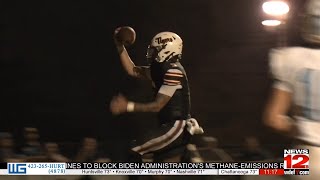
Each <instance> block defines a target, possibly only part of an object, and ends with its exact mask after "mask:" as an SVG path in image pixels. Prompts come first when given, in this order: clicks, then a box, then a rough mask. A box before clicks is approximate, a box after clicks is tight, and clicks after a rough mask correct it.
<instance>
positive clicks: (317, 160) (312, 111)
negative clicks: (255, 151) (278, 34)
mask: <svg viewBox="0 0 320 180" xmlns="http://www.w3.org/2000/svg"><path fill="white" fill-rule="evenodd" d="M302 27H303V28H302V33H301V35H302V37H303V39H304V40H305V42H306V44H307V46H301V47H286V48H279V49H273V50H271V52H270V66H271V70H272V74H273V77H274V79H275V82H274V84H273V90H272V95H271V98H270V101H269V103H268V105H267V108H266V111H265V117H264V122H265V124H266V125H268V126H270V127H272V128H274V129H276V130H278V131H280V132H284V133H287V134H288V133H291V134H293V132H296V133H294V136H295V137H296V139H297V140H296V144H295V148H297V149H309V153H310V166H309V167H310V176H303V177H302V176H296V177H297V178H302V179H320V171H319V169H318V168H319V167H320V0H311V1H309V2H308V3H307V6H306V11H305V14H304V19H303V24H302ZM290 108H293V111H292V112H293V116H291V117H293V118H290V117H289V116H288V115H287V114H288V111H289V110H290Z"/></svg>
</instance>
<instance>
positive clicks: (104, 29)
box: [0, 0, 302, 149]
mask: <svg viewBox="0 0 320 180" xmlns="http://www.w3.org/2000/svg"><path fill="white" fill-rule="evenodd" d="M262 2H263V1H259V0H241V1H238V0H223V1H221V0H192V1H191V0H189V1H183V0H163V1H150V0H122V1H118V0H108V1H95V0H93V1H31V2H30V1H4V2H1V5H0V6H1V11H0V18H1V25H0V27H1V53H0V54H1V55H0V57H1V65H0V67H1V71H0V74H1V75H0V78H1V84H2V85H1V90H2V92H1V101H0V102H1V110H0V113H1V114H0V119H1V126H0V130H1V131H11V132H15V134H16V137H17V138H19V134H20V133H21V128H23V127H25V126H33V127H37V128H39V130H40V134H41V138H42V140H43V141H48V140H53V141H59V142H77V141H79V140H80V139H82V138H83V137H85V136H92V137H97V138H98V139H99V140H101V141H103V142H105V143H106V145H107V147H108V148H110V149H121V148H122V147H125V146H127V145H128V142H129V141H130V139H133V138H135V137H138V138H139V137H141V136H143V135H145V134H146V132H147V130H150V129H152V128H155V126H156V119H155V114H152V113H148V114H142V113H134V114H130V115H128V114H125V115H121V116H119V117H114V116H112V115H111V114H110V112H109V106H108V104H109V102H110V100H111V98H112V96H114V95H116V94H118V93H120V92H121V93H123V94H124V95H125V96H127V97H128V99H130V100H134V101H140V102H147V101H150V100H152V98H153V97H152V94H151V92H150V90H151V85H150V83H149V82H146V81H138V80H135V79H132V78H130V77H128V76H127V75H126V74H125V72H124V71H123V70H122V67H121V65H120V61H119V58H118V55H117V51H116V49H115V47H114V44H113V39H112V34H113V30H114V29H115V28H116V27H118V26H123V25H126V26H131V27H133V28H134V29H135V30H136V33H137V40H136V43H135V44H134V45H133V46H131V47H129V48H128V51H129V53H130V55H131V57H132V59H133V60H134V62H135V63H136V64H137V65H146V61H145V53H146V47H147V46H148V43H149V42H150V40H151V38H152V37H153V36H154V35H155V34H156V33H158V32H161V31H173V32H176V33H177V34H179V35H180V36H181V37H182V39H183V40H184V50H183V51H184V52H183V60H182V64H183V65H184V66H185V69H186V71H187V73H188V78H189V81H190V88H191V98H192V115H193V116H194V117H195V118H197V119H198V120H199V121H200V122H201V123H202V125H203V126H204V128H205V131H206V133H207V135H213V136H216V137H218V138H219V139H220V143H221V144H223V145H226V146H227V145H234V144H237V143H238V144H239V143H241V142H240V141H241V140H242V139H243V138H244V137H245V136H247V135H256V136H258V137H260V138H262V137H264V138H263V139H262V140H263V141H264V142H265V143H267V144H268V143H269V144H270V143H271V144H274V145H275V146H276V144H277V143H280V142H281V138H278V134H275V133H273V132H271V131H270V130H268V129H267V128H265V127H264V126H263V125H262V124H261V114H262V110H263V107H264V105H265V102H266V98H267V96H268V94H269V91H270V87H271V79H270V76H269V69H268V51H269V50H270V48H273V47H275V46H276V45H277V42H278V40H279V39H278V38H279V37H278V36H277V33H276V32H267V31H265V30H264V29H263V27H262V26H261V23H260V22H261V20H262V18H263V15H262V12H261V3H262ZM291 3H292V6H291V11H290V17H289V20H288V23H287V28H288V31H287V37H288V42H287V43H288V45H291V44H292V45H294V44H296V43H297V42H298V40H297V28H296V26H297V25H296V18H295V17H297V16H298V15H297V12H298V9H299V8H298V7H300V6H298V5H299V4H301V3H302V0H293V1H291ZM265 137H268V138H265ZM279 139H280V140H279Z"/></svg>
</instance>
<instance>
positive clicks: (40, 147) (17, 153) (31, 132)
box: [0, 127, 110, 162]
mask: <svg viewBox="0 0 320 180" xmlns="http://www.w3.org/2000/svg"><path fill="white" fill-rule="evenodd" d="M75 152H76V153H75V154H74V153H71V154H74V155H73V156H72V157H67V156H66V155H64V154H62V153H61V152H60V147H59V144H58V143H56V142H45V143H42V142H41V141H40V135H39V131H38V129H37V128H34V127H25V128H24V130H23V143H22V144H21V145H18V144H16V143H15V139H14V136H13V134H12V133H10V132H0V162H70V161H73V162H109V161H110V159H109V158H106V157H105V156H106V155H105V154H103V153H100V151H99V148H98V142H97V140H96V139H95V138H91V137H85V138H84V139H83V141H82V143H81V146H80V148H78V149H76V150H75Z"/></svg>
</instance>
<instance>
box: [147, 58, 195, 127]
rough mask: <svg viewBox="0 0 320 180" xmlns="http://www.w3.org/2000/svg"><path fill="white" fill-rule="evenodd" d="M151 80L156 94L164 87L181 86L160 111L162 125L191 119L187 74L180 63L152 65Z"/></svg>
mask: <svg viewBox="0 0 320 180" xmlns="http://www.w3.org/2000/svg"><path fill="white" fill-rule="evenodd" d="M150 68H151V78H152V80H153V83H154V86H155V87H154V88H155V93H157V92H158V91H159V89H160V88H161V86H162V85H166V86H179V85H180V86H181V88H179V89H177V90H176V91H175V93H174V94H173V96H172V97H171V99H170V101H169V102H168V103H167V104H166V105H165V106H164V107H163V108H162V109H161V110H160V112H159V115H158V116H159V120H160V123H161V124H164V123H169V122H174V121H175V120H185V119H188V118H190V107H191V104H190V90H189V83H188V79H187V75H186V72H185V70H184V68H183V66H182V65H181V64H180V62H179V61H176V60H171V61H170V60H169V61H166V62H162V63H158V62H153V63H152V64H151V67H150Z"/></svg>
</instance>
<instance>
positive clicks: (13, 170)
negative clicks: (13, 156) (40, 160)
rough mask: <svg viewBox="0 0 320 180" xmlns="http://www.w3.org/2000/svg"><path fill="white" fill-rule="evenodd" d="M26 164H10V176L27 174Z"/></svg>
mask: <svg viewBox="0 0 320 180" xmlns="http://www.w3.org/2000/svg"><path fill="white" fill-rule="evenodd" d="M26 173H27V168H26V164H20V163H8V174H26Z"/></svg>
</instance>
